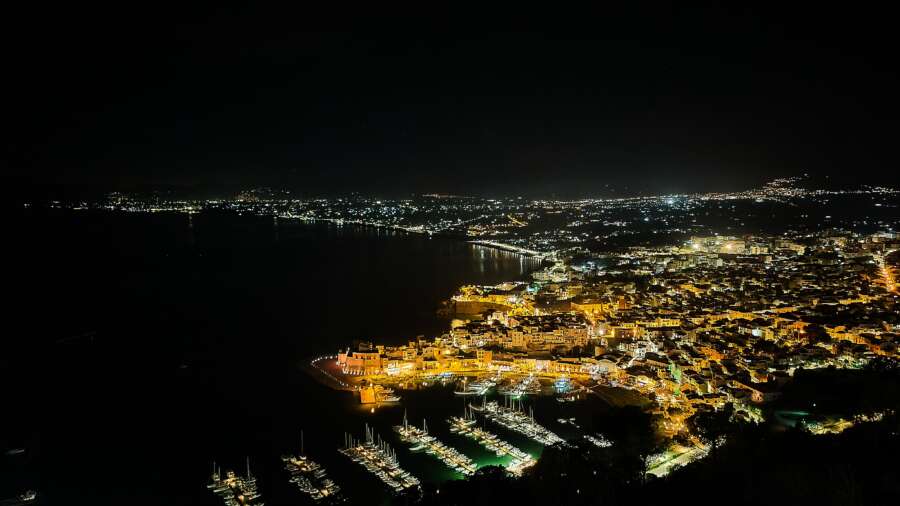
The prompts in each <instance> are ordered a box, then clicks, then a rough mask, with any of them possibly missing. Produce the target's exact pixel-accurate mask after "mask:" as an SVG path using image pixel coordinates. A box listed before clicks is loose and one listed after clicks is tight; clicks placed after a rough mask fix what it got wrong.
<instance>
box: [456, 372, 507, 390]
mask: <svg viewBox="0 0 900 506" xmlns="http://www.w3.org/2000/svg"><path fill="white" fill-rule="evenodd" d="M499 381H500V374H499V373H498V374H497V375H496V376H489V377H487V378H482V379H479V380H476V381H473V382H471V383H470V382H469V381H468V380H467V379H466V378H463V380H462V381H461V382H460V388H459V389H458V390H456V391H454V392H453V393H454V394H456V395H485V394H487V393H488V391H489V390H490V389H492V388H494V387H495V386H497V383H498V382H499Z"/></svg>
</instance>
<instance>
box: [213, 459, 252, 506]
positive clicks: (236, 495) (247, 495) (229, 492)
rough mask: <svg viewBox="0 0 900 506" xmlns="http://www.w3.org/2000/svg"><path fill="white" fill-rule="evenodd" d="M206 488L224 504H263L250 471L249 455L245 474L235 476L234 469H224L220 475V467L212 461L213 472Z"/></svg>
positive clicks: (243, 505)
mask: <svg viewBox="0 0 900 506" xmlns="http://www.w3.org/2000/svg"><path fill="white" fill-rule="evenodd" d="M206 488H208V489H209V490H211V491H212V492H213V493H214V494H216V495H217V496H219V497H220V498H221V499H222V501H223V502H224V503H225V504H226V506H239V505H241V506H263V505H265V502H263V500H262V494H260V492H259V489H258V488H257V484H256V477H254V476H253V475H252V474H251V473H250V457H247V475H246V476H237V475H236V474H235V473H234V471H230V470H229V471H226V472H225V477H224V478H223V477H222V473H221V469H219V468H218V467H216V463H215V462H213V472H212V476H211V479H210V482H209V483H208V484H207V485H206Z"/></svg>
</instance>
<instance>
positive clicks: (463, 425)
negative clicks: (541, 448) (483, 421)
mask: <svg viewBox="0 0 900 506" xmlns="http://www.w3.org/2000/svg"><path fill="white" fill-rule="evenodd" d="M447 421H448V422H449V423H450V432H453V433H456V434H459V435H462V436H466V437H467V438H469V439H473V440H475V441H476V442H477V443H478V444H480V445H481V446H484V447H485V448H487V449H488V450H490V451H492V452H494V454H495V455H497V456H498V457H503V456H506V455H509V456H511V457H512V458H513V460H512V462H510V463H509V464H507V465H506V470H507V471H509V472H511V473H513V474H516V475H519V474H522V471H523V470H524V469H525V468H526V467H529V466H532V465H534V463H535V462H536V461H535V460H534V457H532V456H531V455H529V454H528V453H526V452H524V451H522V450H520V449H518V448H516V447H515V446H513V445H512V444H510V443H507V442H506V441H503V440H502V439H500V437H499V436H497V435H496V434H492V433H490V432H488V431H486V430H484V429H480V428H478V427H477V420H475V417H474V414H472V413H471V412H470V411H469V410H468V409H467V410H466V413H465V414H464V415H463V416H461V417H460V416H453V417H450V419H449V420H447Z"/></svg>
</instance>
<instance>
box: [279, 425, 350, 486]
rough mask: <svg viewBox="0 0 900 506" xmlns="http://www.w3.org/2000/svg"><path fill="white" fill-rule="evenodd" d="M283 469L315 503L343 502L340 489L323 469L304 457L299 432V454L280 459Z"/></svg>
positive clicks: (301, 434)
mask: <svg viewBox="0 0 900 506" xmlns="http://www.w3.org/2000/svg"><path fill="white" fill-rule="evenodd" d="M281 461H282V462H283V463H284V469H285V471H287V472H288V474H289V475H290V476H291V478H290V480H289V481H290V482H291V483H293V484H294V485H296V486H297V488H299V489H300V491H301V492H303V493H304V494H306V495H307V496H309V497H310V498H311V499H312V500H313V501H315V502H324V503H328V504H338V503H342V502H344V501H345V498H344V496H342V495H341V494H340V492H341V487H339V486H338V485H337V484H336V483H335V482H334V481H332V480H331V479H330V478H328V474H327V473H326V472H325V468H324V467H322V466H321V465H319V464H318V463H316V462H313V461H312V460H310V459H308V458H307V457H306V452H305V451H304V448H303V432H302V431H301V432H300V453H299V454H298V455H296V456H294V455H287V456H283V457H281Z"/></svg>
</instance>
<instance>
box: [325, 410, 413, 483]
mask: <svg viewBox="0 0 900 506" xmlns="http://www.w3.org/2000/svg"><path fill="white" fill-rule="evenodd" d="M338 451H339V452H340V453H342V454H343V455H346V456H347V457H348V458H350V460H352V461H353V462H356V463H357V464H359V465H361V466H363V467H364V468H366V470H367V471H369V472H370V473H372V474H374V475H375V476H376V477H378V479H380V480H381V481H382V482H383V483H384V484H385V485H387V487H388V488H389V489H391V490H392V491H393V492H395V493H398V494H400V493H403V492H406V491H408V490H411V489H418V488H419V487H420V482H419V479H418V478H416V477H415V476H413V475H411V474H410V473H409V472H407V471H404V470H403V469H402V468H401V467H400V463H399V462H398V461H397V452H396V451H394V450H393V449H392V448H391V447H390V446H389V445H388V444H387V443H386V442H385V441H383V440H382V439H381V436H378V435H376V434H375V432H374V430H372V429H370V428H369V425H368V424H366V439H365V442H362V441H359V440H357V439H356V438H354V437H353V436H352V435H350V434H344V447H343V448H341V449H340V450H338Z"/></svg>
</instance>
